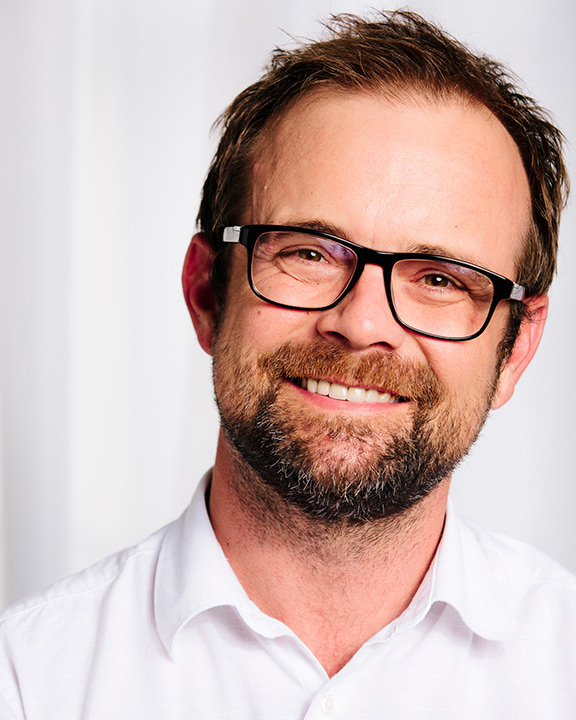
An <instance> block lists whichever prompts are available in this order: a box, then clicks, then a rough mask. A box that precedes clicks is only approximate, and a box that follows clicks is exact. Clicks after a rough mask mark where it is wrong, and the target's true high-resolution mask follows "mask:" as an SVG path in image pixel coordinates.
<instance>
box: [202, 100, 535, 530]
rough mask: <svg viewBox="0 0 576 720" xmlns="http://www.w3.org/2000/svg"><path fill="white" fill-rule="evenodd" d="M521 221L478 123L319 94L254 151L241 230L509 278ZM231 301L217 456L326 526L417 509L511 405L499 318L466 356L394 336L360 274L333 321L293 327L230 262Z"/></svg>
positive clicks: (219, 349) (481, 118)
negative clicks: (323, 238)
mask: <svg viewBox="0 0 576 720" xmlns="http://www.w3.org/2000/svg"><path fill="white" fill-rule="evenodd" d="M529 206H530V198H529V190H528V184H527V180H526V176H525V173H524V170H523V167H522V163H521V160H520V156H519V153H518V150H517V148H516V146H515V145H514V143H513V141H512V140H511V138H510V137H509V136H508V134H507V133H506V131H505V130H504V128H503V127H502V126H501V125H500V123H499V122H498V121H497V120H496V119H495V118H494V117H493V116H492V115H491V114H490V113H488V111H486V110H485V109H484V108H481V107H474V106H470V105H465V104H463V103H461V102H458V101H456V100H454V101H449V102H448V101H447V102H443V103H437V104H436V103H431V102H428V101H426V100H424V99H419V100H417V101H416V100H414V101H410V100H407V101H406V102H399V101H396V102H391V101H389V100H387V99H385V98H384V97H381V96H375V95H361V94H358V95H347V96H343V95H338V94H335V93H324V94H316V95H313V96H311V97H308V98H305V99H304V100H301V101H300V102H299V103H297V104H296V105H295V106H294V107H292V109H291V110H290V111H289V112H288V113H287V114H286V115H285V116H284V117H283V119H282V120H281V121H280V122H279V123H278V124H277V125H276V126H275V128H274V130H273V131H271V132H269V133H268V134H266V135H265V136H264V137H263V138H262V139H261V142H260V145H259V150H258V153H257V158H256V162H255V164H254V167H253V192H252V202H251V205H250V207H248V208H247V210H246V215H245V217H244V218H242V222H243V223H246V224H248V223H253V224H278V225H311V224H313V225H315V226H317V225H319V224H320V225H322V226H323V227H324V228H325V229H327V230H328V231H331V232H333V233H334V234H335V235H338V236H340V237H345V238H347V239H349V240H351V241H353V242H355V243H357V244H360V245H364V246H366V247H370V248H375V249H377V250H386V251H397V252H410V251H413V252H432V253H436V254H440V255H447V256H453V257H456V258H459V259H464V260H468V261H470V262H472V263H475V264H477V265H480V266H483V267H486V268H488V269H490V270H493V271H495V272H497V273H500V274H502V275H505V276H506V277H510V278H514V277H515V267H516V260H517V259H518V257H519V254H520V250H521V246H522V241H523V238H524V237H525V234H526V231H527V227H528V219H529ZM227 298H228V300H227V306H226V309H225V313H224V316H223V318H222V320H221V323H220V326H219V330H218V333H217V337H216V341H215V344H214V348H213V352H214V378H215V387H216V395H217V399H218V404H219V408H220V412H221V416H222V422H223V426H224V428H225V431H226V433H227V437H228V441H229V442H231V443H233V444H234V445H236V446H237V448H238V449H239V450H240V453H241V454H242V455H243V457H244V459H245V460H246V461H248V463H249V464H250V465H252V467H253V469H255V470H256V471H257V473H258V474H259V475H260V476H261V477H263V478H264V480H265V482H266V483H268V484H269V485H272V486H274V487H275V489H276V490H277V491H278V492H280V494H283V495H284V496H285V497H288V498H289V499H291V500H292V501H294V502H295V503H296V504H298V505H300V507H302V508H304V509H305V510H307V511H308V512H309V513H311V514H315V515H317V516H319V517H323V518H324V519H330V520H339V519H343V518H348V519H352V520H354V521H357V522H359V521H367V520H371V519H374V518H376V517H378V516H384V515H386V514H390V513H394V512H398V511H400V510H402V509H405V508H406V507H409V506H411V505H412V504H414V503H415V502H417V501H418V500H419V499H420V498H421V497H423V496H425V495H426V494H427V493H428V492H430V490H431V489H432V488H433V487H435V486H436V484H437V483H438V482H440V481H441V480H442V479H444V478H446V477H447V476H448V475H449V474H450V472H451V471H452V469H453V468H454V466H455V465H456V464H457V462H458V461H459V460H460V459H461V457H462V456H463V455H464V454H465V453H466V451H467V449H468V448H469V446H470V444H471V443H472V442H473V441H474V439H475V438H476V436H477V433H478V431H479V429H480V428H481V426H482V424H483V422H484V419H485V417H486V414H487V412H488V410H489V408H490V406H491V405H493V406H498V405H499V404H502V403H503V402H505V401H506V399H507V397H508V396H509V394H510V392H511V391H510V390H509V388H506V387H505V388H502V387H500V388H497V376H496V359H497V348H498V345H499V343H500V341H501V339H502V336H503V332H504V328H505V326H506V322H507V317H508V316H507V307H506V304H505V303H501V304H500V306H499V307H498V308H497V310H496V312H495V315H494V317H493V319H492V321H491V323H490V325H489V326H488V328H487V329H486V331H485V332H484V333H483V334H482V335H481V336H480V337H478V338H476V339H474V340H470V341H466V342H461V343H458V342H449V341H443V340H435V339H430V338H425V337H422V336H419V335H417V334H415V333H413V332H410V331H408V330H405V329H404V328H402V327H401V326H399V325H398V324H397V323H396V322H395V320H394V319H393V317H392V315H391V312H390V309H389V307H388V303H387V299H386V296H385V289H384V282H383V275H382V270H381V269H380V268H378V267H376V266H367V267H366V268H365V270H364V273H363V275H362V277H361V278H360V280H359V281H358V283H357V285H356V286H355V288H354V289H353V290H352V291H351V292H350V293H349V295H347V296H346V297H345V299H344V300H343V301H342V302H341V303H340V304H339V305H337V306H336V307H334V308H332V309H331V310H325V311H316V312H307V311H298V310H286V309H282V308H277V307H274V306H272V305H268V304H266V303H265V302H263V301H261V300H260V299H258V298H257V297H256V296H255V295H254V294H253V293H252V292H251V290H250V288H249V286H248V283H247V279H246V254H245V250H244V248H241V247H235V248H234V252H233V255H232V266H231V277H230V286H229V290H228V295H227ZM307 378H313V379H314V380H322V381H325V382H327V383H330V389H332V384H333V383H337V384H340V385H344V386H347V387H355V388H360V391H359V392H357V391H354V392H353V393H350V395H351V397H353V399H352V400H341V399H338V398H337V397H335V398H333V397H330V396H326V395H323V394H319V393H318V392H314V391H311V390H309V389H306V388H305V387H302V383H301V382H300V380H302V379H303V380H306V379H307ZM303 384H306V382H304V383H303ZM324 387H326V386H324ZM312 390H313V386H312ZM362 390H364V391H365V392H364V393H362V392H361V391H362ZM369 391H372V392H371V393H370V392H369ZM373 391H377V393H376V395H375V394H374V392H373ZM330 394H331V395H333V394H336V395H337V394H338V393H337V392H331V393H330ZM386 394H392V398H391V400H392V402H390V401H387V396H386ZM369 398H371V399H374V398H376V399H378V400H379V401H378V402H367V400H368V399H369ZM398 398H401V401H396V400H398Z"/></svg>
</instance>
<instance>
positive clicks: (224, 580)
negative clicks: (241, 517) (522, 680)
mask: <svg viewBox="0 0 576 720" xmlns="http://www.w3.org/2000/svg"><path fill="white" fill-rule="evenodd" d="M210 480H211V472H209V473H207V474H206V475H205V476H204V478H203V479H202V481H201V482H200V484H199V486H198V488H197V490H196V492H195V493H194V496H193V498H192V502H191V503H190V505H189V506H188V508H187V509H186V511H185V512H184V513H183V514H182V516H181V517H180V518H179V519H178V520H177V521H176V522H174V523H172V524H171V525H169V526H168V528H167V530H166V534H165V536H164V539H163V542H162V546H161V548H160V553H159V558H158V567H157V572H156V578H155V589H154V611H155V617H156V624H157V627H158V632H159V634H160V638H161V640H162V642H163V644H164V646H165V647H166V649H167V650H168V652H169V653H170V654H172V652H173V646H174V640H175V636H176V634H177V633H178V631H179V630H180V629H181V628H182V627H183V626H184V625H185V624H186V623H187V622H189V621H190V620H192V619H193V618H194V617H196V616H197V615H199V614H200V613H202V612H204V611H207V610H211V609H213V608H217V607H224V606H230V607H233V608H235V609H236V610H237V611H238V612H239V614H240V615H241V616H242V617H243V618H244V620H245V621H246V622H247V623H248V624H249V625H251V627H252V628H253V629H254V630H256V631H258V632H260V633H261V634H263V635H266V636H268V637H275V636H278V635H281V634H284V635H285V634H288V633H290V632H291V631H290V630H289V629H288V628H286V626H285V625H283V624H282V623H280V622H279V621H277V620H274V619H273V618H270V617H268V616H266V615H264V614H263V613H261V612H260V611H259V609H258V608H257V606H256V605H255V604H254V603H253V602H252V601H251V600H250V598H249V597H248V596H247V595H246V592H245V591H244V589H243V587H242V585H241V584H240V582H239V581H238V579H237V577H236V575H235V574H234V572H233V570H232V568H231V567H230V565H229V563H228V560H227V559H226V556H225V555H224V552H223V551H222V548H221V546H220V544H219V543H218V540H217V539H216V536H215V534H214V531H213V529H212V525H211V523H210V518H209V516H208V511H207V509H206V500H205V495H206V489H207V487H208V485H209V483H210ZM437 602H440V603H446V604H448V605H450V606H451V607H453V608H454V609H455V610H456V612H457V613H458V615H459V617H460V619H461V620H462V622H463V623H465V624H466V625H467V626H468V628H469V629H470V630H472V631H473V632H474V633H476V634H477V635H479V636H481V637H483V638H485V639H487V640H505V639H508V638H512V637H517V636H518V634H519V624H518V620H517V618H516V616H515V614H514V612H513V609H512V606H511V603H510V600H509V599H508V597H507V596H506V593H505V591H504V590H503V588H502V586H501V585H500V583H499V581H498V578H497V575H496V573H495V572H494V569H493V567H492V564H491V562H490V561H489V559H488V558H487V556H486V554H485V552H484V551H483V547H482V544H481V542H480V540H479V538H478V537H477V534H476V533H475V532H474V531H473V530H472V529H471V528H470V527H469V526H468V525H466V524H465V523H464V522H462V520H460V518H458V516H457V515H456V512H455V511H454V508H453V506H452V503H451V502H450V501H449V502H448V510H447V515H446V524H445V527H444V532H443V536H442V540H441V542H440V545H439V547H438V551H437V553H436V557H435V559H434V561H433V563H432V565H431V567H430V570H429V571H428V573H427V575H426V577H425V579H424V581H423V583H422V585H421V587H420V589H419V590H418V592H417V593H416V595H415V597H414V599H413V600H412V602H411V604H410V606H409V607H408V608H407V610H406V611H405V613H403V615H402V616H400V618H398V619H397V621H395V622H394V623H393V626H394V629H395V632H397V631H400V630H401V629H402V628H406V627H407V626H412V625H414V624H416V623H417V622H419V621H420V620H422V619H423V618H424V617H425V616H426V615H427V613H428V611H429V610H430V608H431V607H432V606H433V605H434V604H435V603H437ZM387 634H388V633H387ZM379 635H380V633H379Z"/></svg>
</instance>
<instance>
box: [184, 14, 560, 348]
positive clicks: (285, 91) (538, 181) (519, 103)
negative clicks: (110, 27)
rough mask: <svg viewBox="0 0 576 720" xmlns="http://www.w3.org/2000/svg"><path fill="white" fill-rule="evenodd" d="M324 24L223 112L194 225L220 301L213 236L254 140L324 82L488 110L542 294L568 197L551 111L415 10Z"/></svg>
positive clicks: (536, 290) (240, 194)
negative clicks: (523, 186)
mask: <svg viewBox="0 0 576 720" xmlns="http://www.w3.org/2000/svg"><path fill="white" fill-rule="evenodd" d="M326 29H327V32H328V36H327V37H326V38H325V39H322V40H320V41H317V42H309V43H305V44H302V45H300V46H298V47H296V48H295V49H292V50H283V49H276V50H275V52H274V53H273V55H272V58H271V61H270V64H269V66H268V67H267V69H266V72H265V73H264V75H263V76H262V78H261V79H260V80H258V81H257V82H256V83H254V84H253V85H251V86H250V87H248V88H247V89H246V90H244V91H243V92H242V93H240V95H238V97H237V98H236V99H235V100H234V101H233V102H232V104H231V105H230V106H229V107H228V109H227V110H226V111H225V112H224V114H223V115H222V117H221V118H220V123H221V124H222V126H223V134H222V138H221V141H220V144H219V147H218V150H217V152H216V155H215V157H214V159H213V162H212V165H211V167H210V170H209V172H208V176H207V178H206V182H205V184H204V189H203V195H202V201H201V205H200V211H199V215H198V223H199V228H200V231H201V232H203V233H205V234H206V236H207V237H208V238H210V239H211V241H212V243H213V248H214V253H215V261H214V267H213V276H212V278H213V284H214V289H215V291H216V295H217V298H218V300H219V302H220V303H222V302H223V301H224V297H225V289H226V283H227V277H226V265H227V258H226V247H225V245H224V244H223V243H220V242H218V240H219V230H220V229H221V228H222V227H224V226H227V225H234V224H239V223H240V222H241V218H242V216H243V213H244V211H245V208H246V206H247V201H248V198H249V194H250V168H251V164H252V162H253V159H254V153H255V147H256V143H257V140H258V138H259V137H261V135H262V133H263V131H265V130H266V129H267V128H269V127H270V124H271V122H272V121H273V120H274V119H276V118H278V117H279V116H280V115H281V114H282V113H283V112H285V111H286V110H287V108H288V107H289V105H291V104H292V103H293V102H295V101H296V100H298V99H299V98H301V97H302V96H303V95H305V94H307V93H309V92H311V91H313V90H317V89H322V88H332V89H340V90H343V91H348V92H366V91H368V92H370V91H372V92H374V91H377V92H384V93H386V94H387V95H388V96H393V97H394V96H402V95H404V96H406V95H407V94H420V95H425V96H426V97H428V98H431V99H440V100H441V99H446V98H450V97H455V96H456V97H460V98H462V99H464V100H466V101H469V102H475V103H480V104H481V105H484V106H485V107H487V108H488V109H489V110H490V111H491V112H492V113H493V114H494V115H495V116H496V117H497V118H498V119H499V120H500V122H501V123H502V124H503V126H504V127H505V128H506V130H507V131H508V132H509V133H510V135H511V136H512V138H513V139H514V141H515V143H516V145H517V146H518V149H519V151H520V154H521V157H522V161H523V163H524V168H525V170H526V174H527V176H528V181H529V184H530V191H531V197H532V227H531V230H530V232H529V233H528V237H527V239H526V243H525V247H524V252H523V256H522V257H521V258H519V261H518V268H517V278H516V281H517V282H519V283H522V284H523V285H525V286H526V288H527V294H528V295H539V294H543V293H545V292H546V291H547V290H548V288H549V286H550V283H551V282H552V279H553V276H554V273H555V268H556V256H557V247H558V229H559V220H560V212H561V210H562V208H563V206H564V204H565V201H566V198H567V194H568V178H567V175H566V169H565V165H564V161H563V157H562V141H563V137H562V134H561V132H560V131H559V130H558V129H557V128H556V127H555V126H554V125H553V124H552V123H551V121H550V119H549V117H548V115H547V113H546V112H545V111H544V110H543V109H542V108H541V107H540V106H539V105H538V104H537V103H536V102H535V101H534V100H533V99H532V98H530V97H528V96H526V95H524V94H522V93H521V92H520V91H519V89H518V81H517V80H516V79H515V78H514V77H513V76H512V75H511V74H510V73H509V72H508V71H507V70H506V69H505V68H504V67H503V66H502V65H500V64H499V63H496V62H494V61H493V60H491V59H490V58H488V57H485V56H483V55H478V54H475V53H473V52H472V51H471V50H469V49H468V48H467V47H465V46H464V45H462V44H461V43H460V42H458V41H457V40H456V39H454V38H453V37H452V36H450V35H448V34H447V33H445V32H444V31H443V30H441V29H439V28H438V27H436V26H435V25H433V24H431V23H429V22H427V21H426V20H424V19H423V18H422V17H421V16H419V15H417V14H416V13H413V12H409V11H396V12H390V13H378V15H377V16H376V17H375V18H374V19H371V20H364V19H362V18H359V17H356V16H354V15H339V16H335V17H333V18H332V20H331V21H330V22H329V23H327V24H326ZM513 306H516V310H515V311H514V312H512V314H511V320H512V322H511V326H512V327H511V328H509V330H510V331H511V335H510V339H509V341H508V344H509V343H510V342H512V344H513V338H515V336H516V332H517V329H518V328H519V326H520V321H521V319H522V308H523V307H524V306H523V305H522V304H520V303H513ZM514 317H515V318H516V319H515V320H514ZM514 326H515V328H516V329H514Z"/></svg>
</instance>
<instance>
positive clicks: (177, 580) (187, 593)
mask: <svg viewBox="0 0 576 720" xmlns="http://www.w3.org/2000/svg"><path fill="white" fill-rule="evenodd" d="M211 479H212V472H211V471H210V472H208V473H206V475H205V476H204V477H203V478H202V480H201V481H200V484H199V486H198V488H197V489H196V491H195V493H194V495H193V497H192V501H191V503H190V505H189V506H188V508H187V509H186V510H185V511H184V513H183V514H182V515H181V516H180V517H179V518H178V520H176V521H175V522H174V523H172V524H171V525H169V526H168V527H167V529H166V534H165V536H164V539H163V541H162V545H161V547H160V552H159V556H158V565H157V569H156V577H155V580H154V614H155V618H156V625H157V628H158V633H159V635H160V639H161V640H162V643H163V644H164V647H165V648H166V650H167V651H168V653H169V654H170V655H172V654H173V651H174V641H175V638H176V635H177V634H178V631H179V630H180V629H181V628H183V627H184V625H186V623H188V622H189V621H191V620H192V619H194V618H195V617H197V616H198V615H199V614H201V613H203V612H205V611H207V610H212V609H214V608H218V607H226V606H227V607H232V608H235V609H236V610H237V612H238V614H239V615H240V616H241V617H242V618H243V620H244V621H245V622H246V623H247V624H249V625H250V626H251V627H252V629H253V630H255V631H257V632H259V633H260V634H262V635H264V636H267V637H277V636H278V635H286V634H290V633H291V631H290V630H289V628H287V627H286V626H285V625H284V624H283V623H281V622H279V621H278V620H275V619H274V618H271V617H269V616H267V615H264V613H262V612H261V611H260V610H259V608H258V607H257V606H256V604H255V603H253V602H252V601H251V600H250V598H249V597H248V595H247V594H246V592H245V590H244V588H243V587H242V585H241V583H240V581H239V580H238V578H237V577H236V575H235V574H234V571H233V570H232V568H231V567H230V564H229V563H228V560H227V558H226V556H225V555H224V552H223V550H222V547H221V546H220V543H219V542H218V540H217V538H216V535H215V534H214V530H213V529H212V524H211V523H210V518H209V515H208V510H207V508H206V491H207V489H208V486H209V484H210V481H211Z"/></svg>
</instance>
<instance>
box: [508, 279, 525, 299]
mask: <svg viewBox="0 0 576 720" xmlns="http://www.w3.org/2000/svg"><path fill="white" fill-rule="evenodd" d="M525 294H526V290H525V289H524V288H523V287H522V285H518V283H514V287H513V288H512V292H511V293H510V299H511V300H524V295H525Z"/></svg>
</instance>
